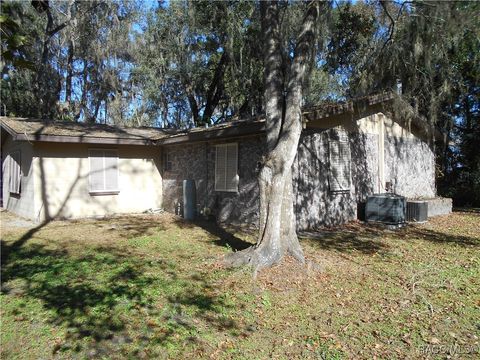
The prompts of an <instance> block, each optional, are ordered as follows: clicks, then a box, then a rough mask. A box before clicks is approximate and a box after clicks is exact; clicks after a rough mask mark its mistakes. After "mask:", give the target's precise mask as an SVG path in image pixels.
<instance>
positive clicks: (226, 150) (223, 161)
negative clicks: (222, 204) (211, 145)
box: [215, 143, 238, 192]
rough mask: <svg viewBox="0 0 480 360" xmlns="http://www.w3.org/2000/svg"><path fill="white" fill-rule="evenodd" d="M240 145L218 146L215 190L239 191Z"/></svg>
mask: <svg viewBox="0 0 480 360" xmlns="http://www.w3.org/2000/svg"><path fill="white" fill-rule="evenodd" d="M237 167H238V144H236V143H234V144H222V145H217V146H216V153H215V190H216V191H231V192H236V191H238V174H237Z"/></svg>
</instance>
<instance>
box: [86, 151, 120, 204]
mask: <svg viewBox="0 0 480 360" xmlns="http://www.w3.org/2000/svg"><path fill="white" fill-rule="evenodd" d="M88 159H89V162H90V173H89V191H90V193H91V194H94V195H95V194H97V195H107V194H108V195H110V194H118V193H119V192H120V190H119V187H118V153H117V150H112V149H90V150H89V151H88Z"/></svg>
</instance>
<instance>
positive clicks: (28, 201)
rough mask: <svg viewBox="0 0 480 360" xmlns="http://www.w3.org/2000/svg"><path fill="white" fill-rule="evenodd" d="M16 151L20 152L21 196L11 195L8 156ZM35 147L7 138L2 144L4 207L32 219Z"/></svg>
mask: <svg viewBox="0 0 480 360" xmlns="http://www.w3.org/2000/svg"><path fill="white" fill-rule="evenodd" d="M14 151H20V158H21V160H20V162H21V183H20V184H21V185H20V195H16V194H10V192H9V179H10V173H9V169H8V166H6V165H7V162H6V159H7V156H8V155H9V154H11V153H12V152H14ZM32 159H33V146H32V144H30V143H28V142H26V141H12V138H11V137H10V136H6V137H5V140H4V141H3V143H2V174H3V181H2V186H3V207H4V208H5V209H7V210H9V211H11V212H13V213H15V214H17V215H20V216H23V217H25V218H29V219H32V218H33V217H34V209H35V203H34V176H33V166H32Z"/></svg>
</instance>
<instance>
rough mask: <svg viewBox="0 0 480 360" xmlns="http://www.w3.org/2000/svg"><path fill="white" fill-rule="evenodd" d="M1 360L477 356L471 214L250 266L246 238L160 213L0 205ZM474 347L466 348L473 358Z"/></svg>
mask: <svg viewBox="0 0 480 360" xmlns="http://www.w3.org/2000/svg"><path fill="white" fill-rule="evenodd" d="M1 216H2V229H1V230H2V292H1V357H2V359H30V358H32V359H33V358H35V359H38V358H42V359H47V358H95V359H97V358H112V359H117V358H160V359H161V358H213V359H217V358H218V359H223V358H234V359H266V358H278V359H292V358H302V359H303V358H311V359H343V358H365V359H371V358H374V357H376V358H384V359H392V358H398V359H404V358H426V357H428V358H446V357H447V356H448V355H450V356H451V357H452V358H462V359H463V358H472V359H474V358H478V356H479V354H480V353H479V352H478V351H479V350H480V348H479V343H480V213H478V212H462V213H454V214H452V215H451V216H449V217H439V218H435V219H432V220H431V221H430V222H428V223H426V224H423V225H418V226H410V227H408V228H406V229H401V230H397V231H387V230H381V229H378V228H374V227H367V226H364V225H360V224H358V223H353V224H350V225H347V226H344V227H342V228H337V229H327V230H325V231H323V232H322V233H320V234H319V235H318V236H312V237H313V238H312V239H303V240H302V245H303V247H304V251H305V253H306V256H307V258H308V260H309V261H310V262H311V263H310V264H312V263H313V265H310V266H307V267H302V266H300V265H299V264H297V263H296V262H295V261H293V260H292V259H290V258H286V259H285V260H284V261H283V263H282V264H280V265H278V266H275V267H273V268H271V269H268V270H264V271H261V272H260V273H259V274H258V277H257V278H256V279H255V280H254V279H253V278H252V276H251V271H250V270H249V269H235V270H228V269H224V268H222V266H221V259H222V256H223V255H225V254H227V253H229V252H230V251H232V249H239V248H242V247H244V246H246V245H247V244H246V242H252V241H253V239H254V236H252V235H247V234H241V233H237V232H234V231H232V232H228V231H225V230H222V229H219V228H216V227H215V226H213V225H212V224H207V223H197V224H190V223H185V222H183V221H181V220H180V219H178V218H176V217H174V216H171V215H166V214H164V215H148V216H131V217H119V218H113V219H108V220H82V221H68V222H67V221H56V222H51V223H50V224H48V225H46V226H44V227H41V228H39V229H25V228H18V227H13V226H11V225H9V224H12V221H14V220H15V219H14V217H13V216H12V215H10V214H8V213H6V212H2V214H1ZM475 352H476V353H475Z"/></svg>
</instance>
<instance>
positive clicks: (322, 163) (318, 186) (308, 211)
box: [293, 129, 356, 230]
mask: <svg viewBox="0 0 480 360" xmlns="http://www.w3.org/2000/svg"><path fill="white" fill-rule="evenodd" d="M334 132H335V130H332V129H329V130H323V131H319V130H316V131H306V132H304V133H303V134H302V137H301V139H300V144H299V148H298V153H297V158H296V161H295V163H294V171H293V173H294V175H293V176H294V193H295V212H296V214H297V230H307V229H316V228H318V227H321V226H325V225H327V226H331V225H337V224H342V223H345V222H347V221H349V220H353V219H354V218H355V213H356V203H355V199H354V194H353V193H352V191H339V192H333V191H330V188H329V182H328V181H329V180H328V174H329V171H330V164H329V156H328V151H329V150H328V139H329V137H330V136H332V134H333V133H334Z"/></svg>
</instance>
